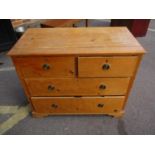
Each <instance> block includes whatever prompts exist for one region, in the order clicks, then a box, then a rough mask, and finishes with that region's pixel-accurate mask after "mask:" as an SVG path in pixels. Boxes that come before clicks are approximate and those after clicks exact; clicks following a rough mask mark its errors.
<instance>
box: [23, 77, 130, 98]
mask: <svg viewBox="0 0 155 155" xmlns="http://www.w3.org/2000/svg"><path fill="white" fill-rule="evenodd" d="M129 80H130V78H63V79H54V78H46V79H43V78H40V79H39V78H38V79H25V81H26V84H27V86H28V89H29V92H30V94H31V96H97V95H125V94H126V92H127V88H128V84H129Z"/></svg>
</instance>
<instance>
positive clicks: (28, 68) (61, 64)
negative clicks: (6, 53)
mask: <svg viewBox="0 0 155 155" xmlns="http://www.w3.org/2000/svg"><path fill="white" fill-rule="evenodd" d="M13 61H14V63H15V65H16V66H17V67H18V68H19V70H20V72H21V73H22V76H24V77H26V78H31V77H74V76H75V60H74V58H73V57H20V58H19V57H17V58H13Z"/></svg>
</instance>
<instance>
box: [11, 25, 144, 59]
mask: <svg viewBox="0 0 155 155" xmlns="http://www.w3.org/2000/svg"><path fill="white" fill-rule="evenodd" d="M143 53H144V49H143V48H142V47H141V46H140V44H139V43H138V42H137V40H136V39H135V38H134V37H133V36H132V34H131V33H130V32H129V31H128V29H127V28H125V27H124V28H121V27H116V28H111V27H106V28H76V29H75V28H54V29H52V28H51V29H50V28H45V29H40V28H34V29H28V30H27V31H26V33H25V34H24V35H23V36H22V38H21V39H20V41H18V42H17V44H16V45H15V46H14V48H13V49H12V50H11V51H10V53H9V55H11V56H13V55H14V56H17V55H18V56H30V55H35V56H36V55H37V56H38V55H42V56H45V55H59V56H60V55H65V56H67V55H89V56H91V55H92V56H94V55H95V56H96V55H132V54H134V55H136V54H143Z"/></svg>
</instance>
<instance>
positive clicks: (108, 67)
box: [102, 64, 110, 70]
mask: <svg viewBox="0 0 155 155" xmlns="http://www.w3.org/2000/svg"><path fill="white" fill-rule="evenodd" d="M102 69H103V70H109V69H110V65H109V64H103V66H102Z"/></svg>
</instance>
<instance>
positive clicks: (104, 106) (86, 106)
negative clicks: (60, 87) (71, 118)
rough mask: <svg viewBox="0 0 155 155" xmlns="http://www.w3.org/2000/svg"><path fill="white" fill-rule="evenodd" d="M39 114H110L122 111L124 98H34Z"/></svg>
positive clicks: (35, 107)
mask: <svg viewBox="0 0 155 155" xmlns="http://www.w3.org/2000/svg"><path fill="white" fill-rule="evenodd" d="M31 100H32V104H33V107H34V110H35V111H37V113H51V114H108V113H117V112H119V111H121V110H122V107H123V103H124V96H119V97H59V98H57V97H32V98H31Z"/></svg>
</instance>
